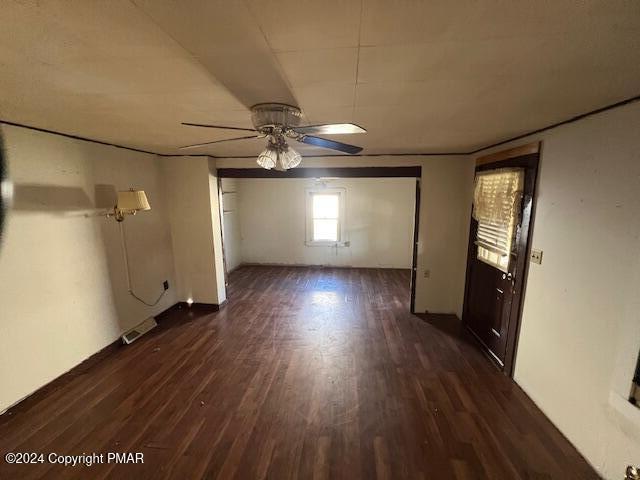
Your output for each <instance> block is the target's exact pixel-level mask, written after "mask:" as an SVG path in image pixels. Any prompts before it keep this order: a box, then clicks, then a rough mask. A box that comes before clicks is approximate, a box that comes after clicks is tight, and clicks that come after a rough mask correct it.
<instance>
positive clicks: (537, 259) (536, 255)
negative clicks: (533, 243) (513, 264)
mask: <svg viewBox="0 0 640 480" xmlns="http://www.w3.org/2000/svg"><path fill="white" fill-rule="evenodd" d="M531 263H537V264H538V265H539V264H541V263H542V250H536V249H533V250H531Z"/></svg>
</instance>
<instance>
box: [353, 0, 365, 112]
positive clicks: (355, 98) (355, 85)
mask: <svg viewBox="0 0 640 480" xmlns="http://www.w3.org/2000/svg"><path fill="white" fill-rule="evenodd" d="M363 14H364V0H360V23H359V24H358V48H357V50H356V78H355V81H354V83H353V105H352V107H351V121H352V122H353V123H355V122H356V100H357V95H358V74H359V72H360V44H361V43H362V16H363Z"/></svg>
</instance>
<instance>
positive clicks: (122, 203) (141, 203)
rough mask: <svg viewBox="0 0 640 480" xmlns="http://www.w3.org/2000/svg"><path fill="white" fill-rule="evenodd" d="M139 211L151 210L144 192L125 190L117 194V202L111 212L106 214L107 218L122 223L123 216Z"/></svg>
mask: <svg viewBox="0 0 640 480" xmlns="http://www.w3.org/2000/svg"><path fill="white" fill-rule="evenodd" d="M140 210H151V206H150V205H149V201H148V200H147V195H146V194H145V193H144V190H134V189H133V188H132V189H131V190H127V191H124V192H118V202H117V204H116V206H115V207H113V212H109V213H107V217H114V218H115V219H116V221H118V222H122V221H123V220H124V216H125V215H135V214H136V213H138V212H139V211H140Z"/></svg>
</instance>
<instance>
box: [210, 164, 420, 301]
mask: <svg viewBox="0 0 640 480" xmlns="http://www.w3.org/2000/svg"><path fill="white" fill-rule="evenodd" d="M420 177H421V167H344V168H343V167H334V168H299V169H292V170H288V171H286V172H279V171H267V170H264V169H228V168H221V169H218V179H219V192H220V197H221V200H220V205H221V217H222V222H221V226H222V234H223V252H224V258H225V279H226V281H227V282H228V279H229V278H230V275H229V274H230V273H231V272H232V271H233V270H234V269H235V268H236V267H237V266H239V265H243V266H248V265H249V266H250V265H253V266H255V265H261V266H271V267H277V266H282V267H285V266H287V267H291V266H299V267H312V268H313V267H315V268H319V267H320V268H327V269H328V268H333V269H335V268H354V269H362V268H365V269H390V270H394V269H395V270H398V271H399V275H398V276H397V277H396V278H398V279H402V278H406V279H407V280H406V281H407V283H406V286H407V290H406V292H407V297H405V299H408V304H409V310H410V311H411V312H412V313H413V312H414V305H415V283H416V263H417V239H418V231H419V225H418V222H419V208H420ZM239 244H241V245H242V246H241V248H240V247H239ZM239 251H241V253H239ZM385 278H387V277H385Z"/></svg>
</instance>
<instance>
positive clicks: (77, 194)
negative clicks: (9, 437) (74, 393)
mask: <svg viewBox="0 0 640 480" xmlns="http://www.w3.org/2000/svg"><path fill="white" fill-rule="evenodd" d="M3 132H4V134H5V147H6V150H7V155H8V161H9V171H10V174H11V179H12V180H13V182H14V184H15V202H14V208H13V209H12V210H11V211H10V214H9V216H8V223H7V229H6V231H5V236H4V241H3V244H2V245H1V246H0V385H2V387H1V388H0V411H2V410H4V409H5V408H7V407H9V406H10V405H12V404H14V403H15V402H17V401H18V400H20V399H21V398H23V397H24V396H26V395H29V394H30V393H32V392H33V391H35V390H36V389H38V388H39V387H41V386H42V385H44V384H46V383H48V382H49V381H51V380H53V379H54V378H56V377H57V376H59V375H61V374H62V373H64V372H65V371H67V370H69V369H71V368H72V367H74V366H75V365H77V364H78V363H80V362H81V361H82V360H84V359H85V358H87V357H89V356H90V355H92V354H93V353H95V352H97V351H98V350H100V349H101V348H103V347H104V346H106V345H108V344H109V343H111V342H112V341H114V340H115V339H116V338H117V337H118V336H119V335H120V334H121V332H123V331H124V330H126V329H128V328H130V327H132V326H134V325H135V324H137V323H139V322H140V321H142V320H144V319H145V318H146V317H148V316H150V315H155V314H157V313H159V312H161V311H163V310H165V309H166V308H168V307H169V306H171V305H172V304H174V303H175V301H176V290H175V288H174V287H175V283H176V282H175V274H174V267H173V254H172V249H171V238H170V232H169V221H168V215H167V208H166V207H167V204H166V202H165V199H164V198H163V196H162V179H161V175H160V169H159V164H158V160H157V159H156V157H155V156H153V155H146V154H140V153H135V152H131V151H128V150H124V149H119V148H114V147H107V146H102V145H98V144H94V143H89V142H83V141H77V140H71V139H66V138H63V137H60V136H54V135H49V134H46V133H39V132H35V131H31V130H27V129H22V128H17V127H10V126H5V127H3ZM129 187H135V188H140V189H144V190H145V192H146V193H147V196H148V198H149V202H150V204H151V207H152V210H151V211H147V212H141V213H139V214H138V215H136V216H135V217H128V218H127V219H126V220H125V221H124V228H125V232H126V236H127V240H128V246H129V255H130V257H129V258H130V264H131V271H132V280H133V286H134V289H135V291H136V293H137V294H138V295H140V296H142V297H143V298H145V299H146V300H147V301H152V300H155V298H156V297H157V296H158V295H159V293H160V292H162V282H163V281H164V280H168V281H169V283H170V285H171V288H170V289H169V290H168V291H167V293H166V294H165V296H164V297H163V299H162V300H161V301H160V303H159V304H158V305H157V306H155V307H153V308H150V307H146V306H144V305H143V304H141V303H139V302H137V301H136V300H134V299H133V298H132V297H130V296H129V295H128V294H127V291H126V280H125V270H124V264H123V260H122V251H121V246H120V237H119V230H118V224H117V223H116V222H115V221H114V220H113V219H107V218H104V217H103V216H97V213H98V212H99V211H101V210H102V209H106V208H109V207H111V206H113V204H114V203H115V198H116V197H115V195H116V193H115V192H116V191H117V190H124V189H128V188H129Z"/></svg>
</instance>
